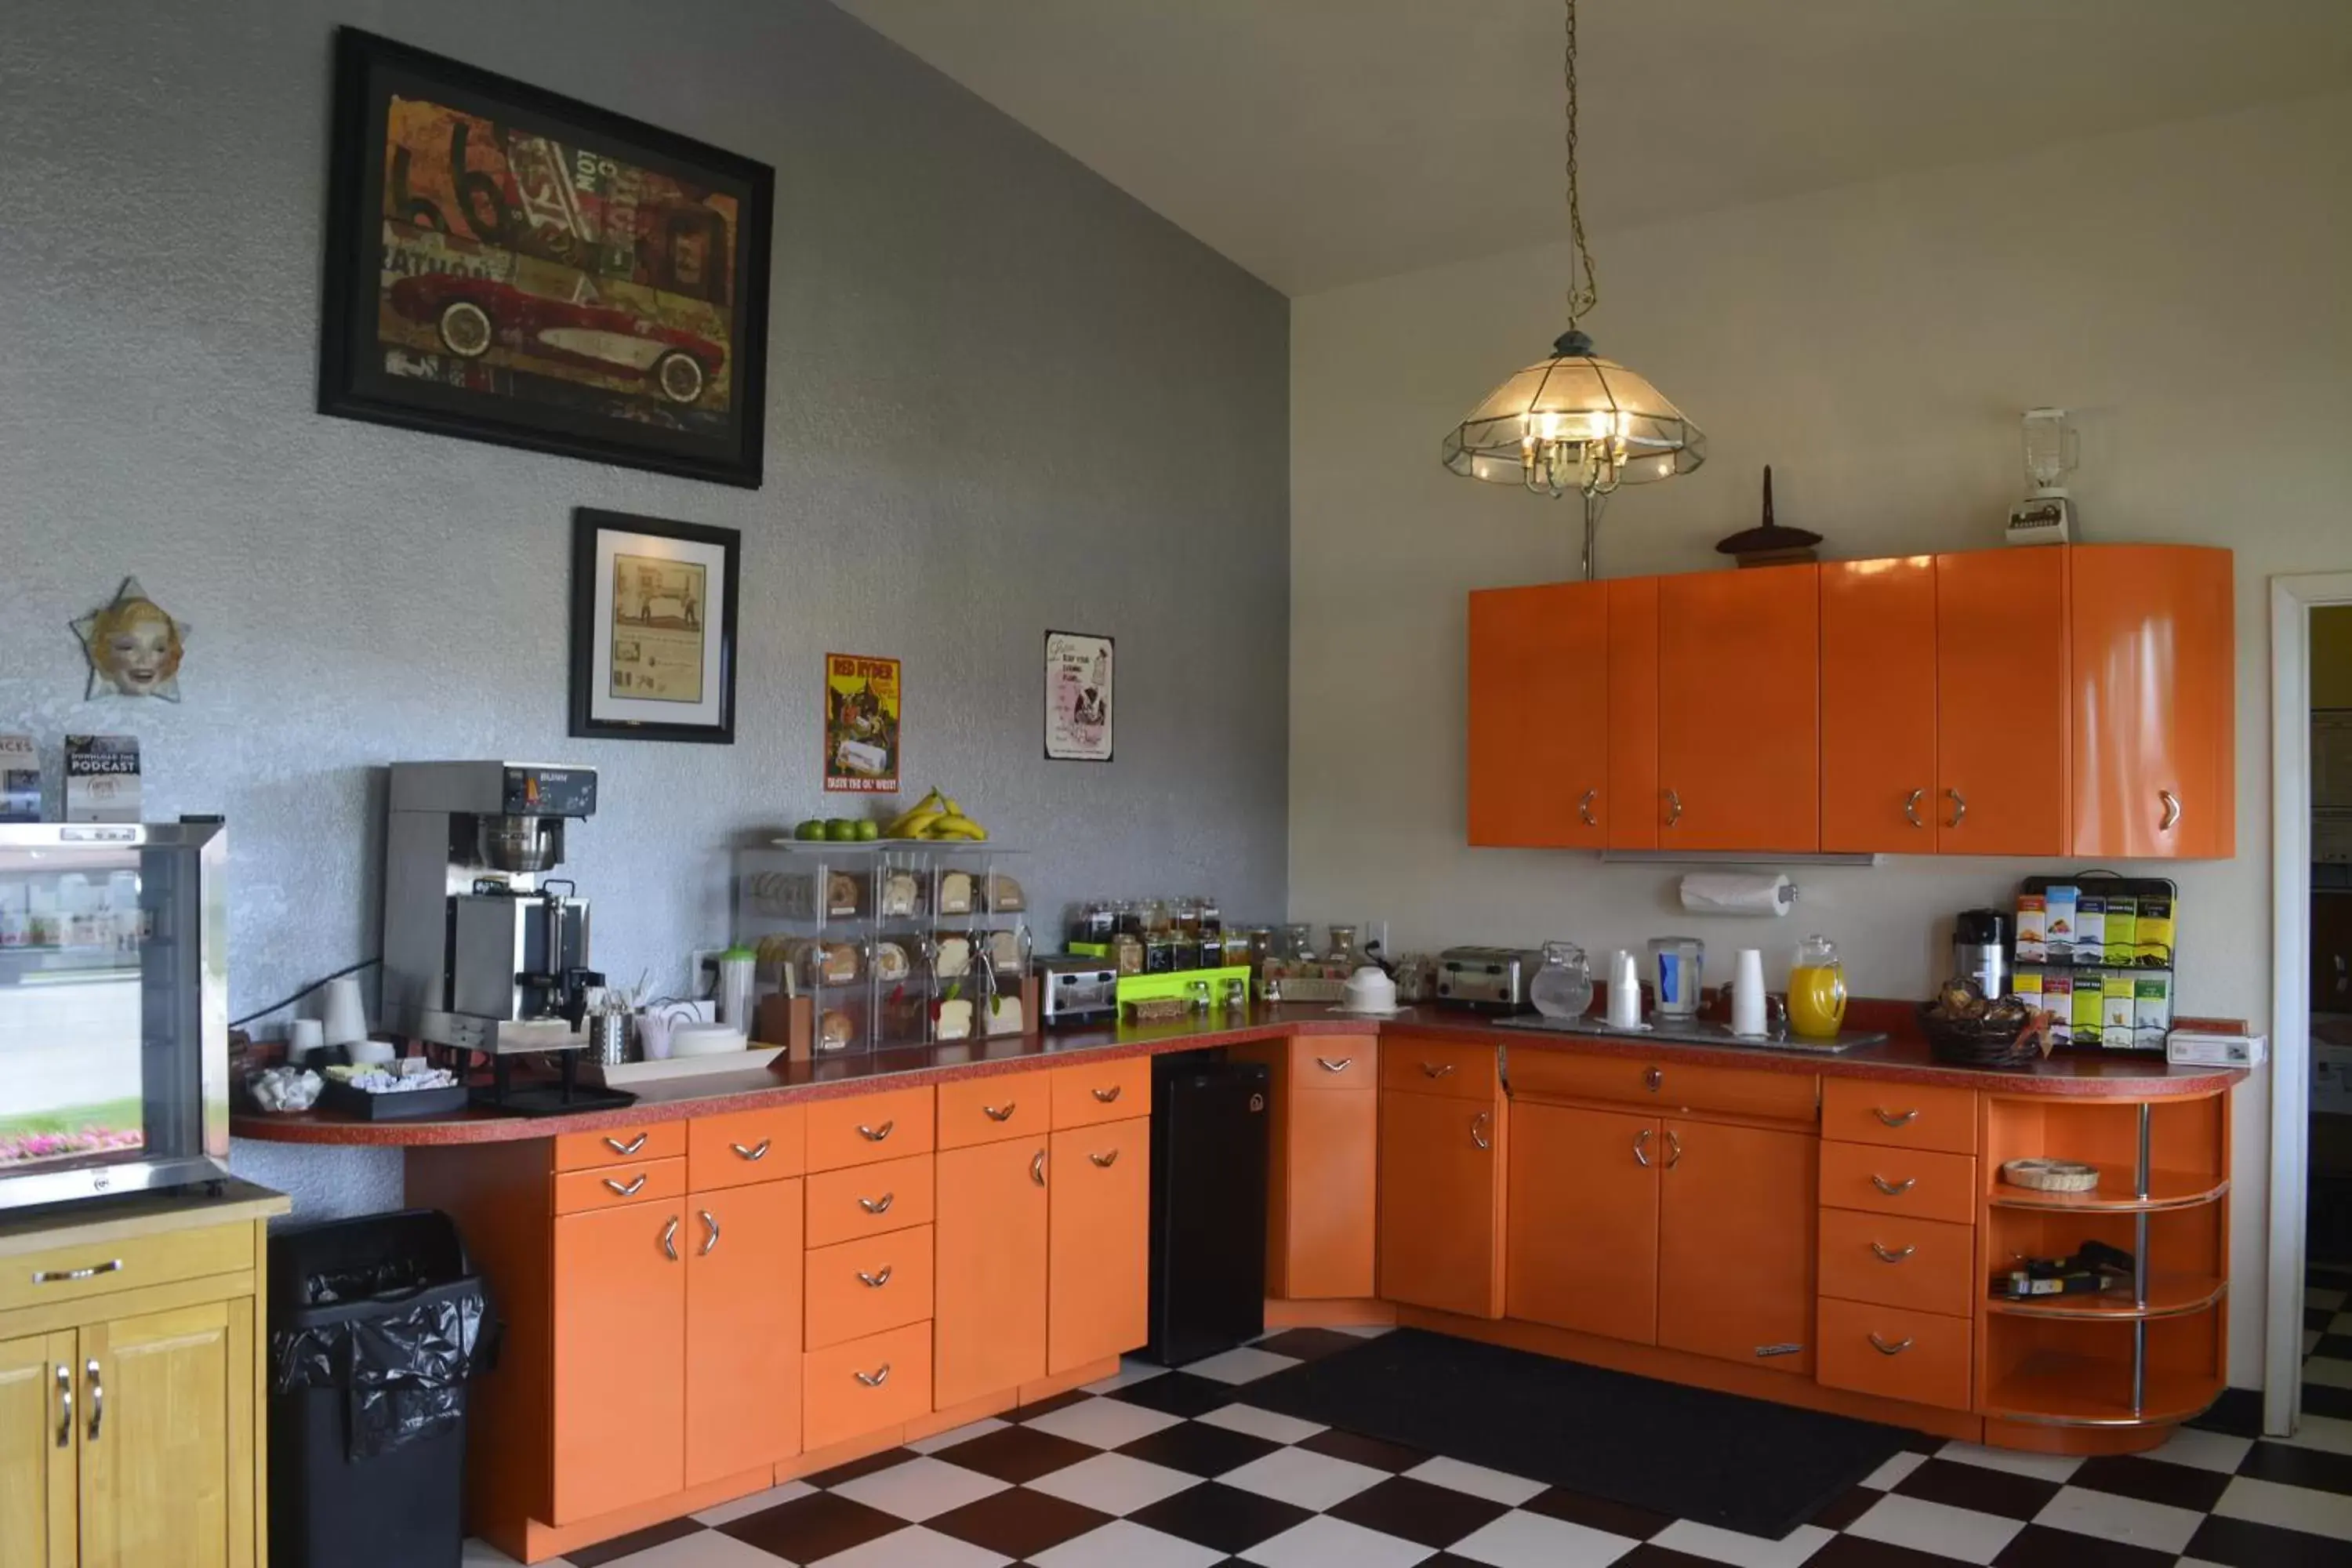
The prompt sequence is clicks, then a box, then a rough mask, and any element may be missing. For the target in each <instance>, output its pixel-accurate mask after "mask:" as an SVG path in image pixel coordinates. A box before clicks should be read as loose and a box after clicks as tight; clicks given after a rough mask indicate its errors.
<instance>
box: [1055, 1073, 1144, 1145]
mask: <svg viewBox="0 0 2352 1568" xmlns="http://www.w3.org/2000/svg"><path fill="white" fill-rule="evenodd" d="M1150 1114H1151V1058H1150V1057H1128V1058H1123V1059H1122V1060H1119V1061H1115V1062H1098V1063H1096V1064H1094V1065H1092V1066H1089V1067H1069V1068H1055V1069H1054V1126H1055V1128H1056V1129H1059V1128H1064V1127H1092V1126H1093V1125H1094V1124H1095V1123H1097V1122H1098V1121H1126V1120H1127V1119H1128V1118H1129V1117H1130V1116H1149V1115H1150Z"/></svg>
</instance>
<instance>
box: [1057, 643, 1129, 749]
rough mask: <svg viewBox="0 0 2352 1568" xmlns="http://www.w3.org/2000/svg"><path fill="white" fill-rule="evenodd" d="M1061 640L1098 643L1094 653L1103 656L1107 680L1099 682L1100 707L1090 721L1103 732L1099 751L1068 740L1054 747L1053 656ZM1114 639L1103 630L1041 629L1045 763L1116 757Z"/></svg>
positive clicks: (1116, 707) (1116, 703)
mask: <svg viewBox="0 0 2352 1568" xmlns="http://www.w3.org/2000/svg"><path fill="white" fill-rule="evenodd" d="M1065 641H1067V642H1071V643H1092V644H1097V645H1099V647H1098V650H1097V651H1098V652H1099V654H1100V655H1101V658H1102V659H1103V660H1104V661H1105V663H1106V664H1107V665H1108V670H1107V672H1106V674H1107V679H1105V681H1104V683H1103V689H1102V691H1101V692H1100V694H1099V695H1100V701H1101V708H1100V711H1099V712H1098V713H1097V716H1096V718H1095V720H1094V722H1096V723H1097V724H1099V725H1100V726H1101V727H1102V731H1103V740H1102V744H1101V746H1100V749H1099V750H1097V749H1096V748H1095V747H1093V746H1091V745H1088V746H1077V745H1076V744H1075V743H1072V744H1069V745H1066V746H1064V747H1060V748H1057V747H1056V745H1055V722H1054V719H1055V703H1056V693H1055V662H1056V658H1057V649H1058V647H1059V645H1060V644H1062V643H1063V642H1065ZM1117 722H1118V638H1117V637H1109V636H1107V635H1105V634H1104V633H1101V632H1073V631H1065V630H1060V629H1057V628H1054V627H1050V626H1049V627H1047V628H1046V631H1045V736H1044V740H1045V760H1046V761H1047V762H1049V763H1109V762H1113V761H1116V760H1117V757H1118V750H1117V746H1116V743H1115V742H1116V741H1117V737H1118V731H1117V729H1116V728H1115V726H1116V724H1117Z"/></svg>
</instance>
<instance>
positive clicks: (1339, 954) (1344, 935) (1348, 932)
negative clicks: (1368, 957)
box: [1329, 925, 1363, 974]
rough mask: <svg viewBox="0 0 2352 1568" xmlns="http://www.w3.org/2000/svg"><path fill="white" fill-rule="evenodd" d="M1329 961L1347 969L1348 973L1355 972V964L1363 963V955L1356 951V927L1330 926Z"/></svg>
mask: <svg viewBox="0 0 2352 1568" xmlns="http://www.w3.org/2000/svg"><path fill="white" fill-rule="evenodd" d="M1329 962H1330V963H1333V964H1336V965H1337V966H1339V968H1340V969H1343V970H1345V971H1347V973H1349V974H1353V973H1356V968H1357V966H1358V965H1359V964H1360V963H1363V955H1362V954H1360V953H1359V952H1357V951H1356V928H1355V927H1354V926H1351V925H1345V926H1343V925H1335V926H1333V927H1332V928H1331V955H1330V959H1329Z"/></svg>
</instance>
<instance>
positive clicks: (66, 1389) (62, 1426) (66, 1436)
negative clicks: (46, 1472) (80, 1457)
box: [58, 1362, 73, 1448]
mask: <svg viewBox="0 0 2352 1568" xmlns="http://www.w3.org/2000/svg"><path fill="white" fill-rule="evenodd" d="M58 1447H60V1448H70V1447H73V1368H71V1367H69V1366H68V1365H67V1364H66V1363H63V1362H59V1363H58Z"/></svg>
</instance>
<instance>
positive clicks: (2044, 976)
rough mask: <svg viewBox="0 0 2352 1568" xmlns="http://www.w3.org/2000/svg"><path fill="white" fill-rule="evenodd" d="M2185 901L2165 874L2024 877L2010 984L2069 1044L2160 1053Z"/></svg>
mask: <svg viewBox="0 0 2352 1568" xmlns="http://www.w3.org/2000/svg"><path fill="white" fill-rule="evenodd" d="M2179 902H2180V889H2179V884H2178V883H2176V882H2174V881H2172V880H2171V879H2169V878H2165V877H2119V876H2116V875H2115V874H2114V873H2112V872H2105V871H2078V872H2075V873H2074V874H2073V875H2071V876H2053V877H2028V878H2026V879H2024V881H2023V882H2021V883H2020V884H2019V886H2018V894H2017V919H2016V921H2015V924H2014V927H2013V929H2012V931H2011V952H2010V977H2011V990H2013V991H2014V992H2015V993H2016V994H2018V995H2020V996H2021V997H2023V998H2024V999H2025V1000H2026V1001H2028V1002H2032V1003H2033V1004H2034V1005H2037V1006H2041V1007H2046V1008H2048V1009H2049V1010H2050V1011H2051V1013H2052V1014H2053V1015H2054V1019H2053V1032H2054V1033H2055V1035H2056V1037H2057V1040H2056V1043H2057V1046H2058V1047H2059V1048H2060V1049H2062V1050H2063V1049H2067V1048H2074V1049H2080V1050H2101V1051H2150V1052H2155V1053H2157V1054H2159V1055H2160V1054H2162V1052H2163V1050H2164V1040H2165V1036H2166V1035H2167V1034H2168V1032H2169V1031H2170V1030H2171V1028H2172V1016H2173V1004H2174V996H2173V971H2174V965H2175V963H2176V959H2177V947H2176V933H2177V931H2178V927H2179Z"/></svg>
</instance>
